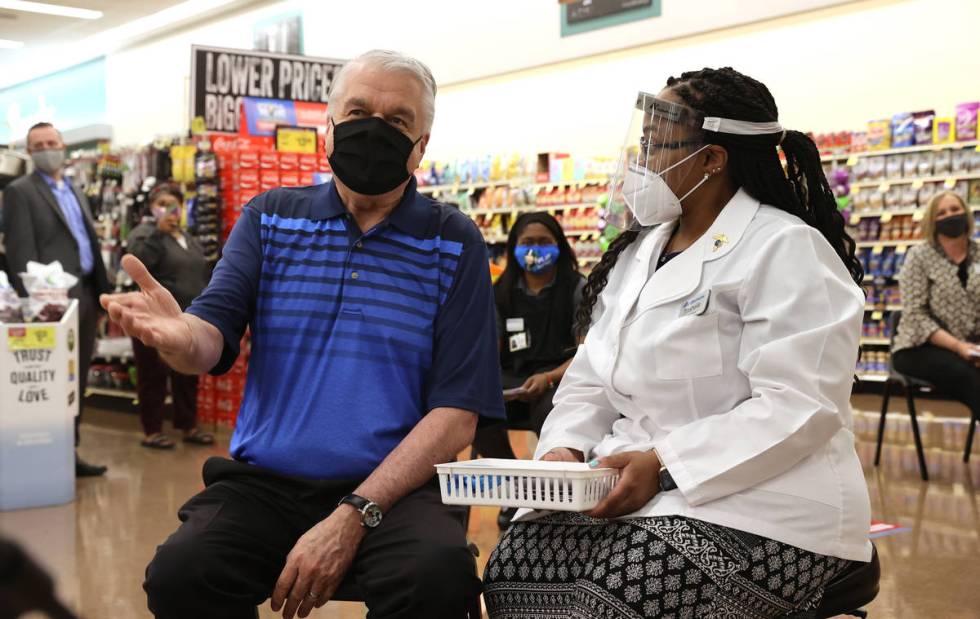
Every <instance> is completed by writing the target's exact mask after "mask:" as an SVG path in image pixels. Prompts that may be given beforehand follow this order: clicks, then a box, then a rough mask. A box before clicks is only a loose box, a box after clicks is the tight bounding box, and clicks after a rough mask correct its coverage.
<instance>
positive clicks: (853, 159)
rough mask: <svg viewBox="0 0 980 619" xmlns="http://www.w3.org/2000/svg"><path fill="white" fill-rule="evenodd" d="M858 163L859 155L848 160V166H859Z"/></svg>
mask: <svg viewBox="0 0 980 619" xmlns="http://www.w3.org/2000/svg"><path fill="white" fill-rule="evenodd" d="M857 162H858V156H857V155H851V156H850V157H848V158H847V165H848V166H854V165H857Z"/></svg>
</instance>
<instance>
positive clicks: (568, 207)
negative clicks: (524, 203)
mask: <svg viewBox="0 0 980 619" xmlns="http://www.w3.org/2000/svg"><path fill="white" fill-rule="evenodd" d="M598 206H599V205H598V204H597V203H595V202H579V203H578V204H552V205H550V206H548V205H544V204H542V205H540V206H538V205H535V206H534V209H533V210H536V211H572V210H576V209H586V208H598Z"/></svg>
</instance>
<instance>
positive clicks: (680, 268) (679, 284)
mask: <svg viewBox="0 0 980 619" xmlns="http://www.w3.org/2000/svg"><path fill="white" fill-rule="evenodd" d="M758 210H759V201H758V200H755V199H754V198H752V197H751V196H749V194H747V193H746V192H745V190H743V189H739V190H738V191H737V192H736V193H735V195H734V196H732V199H731V200H729V202H728V204H726V205H725V208H723V209H722V210H721V213H719V214H718V217H717V218H716V219H715V221H714V223H712V224H711V227H710V228H708V231H707V232H705V233H704V234H703V235H702V236H701V238H699V239H698V240H697V241H695V242H694V244H693V245H691V247H689V248H688V249H687V250H686V251H683V252H681V253H680V254H679V255H678V256H677V257H675V258H674V259H673V260H671V261H670V262H668V263H667V264H665V265H664V266H662V267H660V268H659V269H657V271H656V272H655V273H654V274H653V276H652V277H650V278H649V287H650V290H649V291H644V299H643V305H644V308H650V307H655V306H657V305H663V304H664V303H670V302H671V301H676V300H677V299H680V298H682V297H684V296H686V295H689V294H691V293H692V292H694V291H695V290H697V287H698V285H699V284H700V283H701V273H702V266H703V265H704V263H705V262H710V261H712V260H717V259H718V258H721V257H723V256H726V255H728V253H729V252H731V251H732V249H733V248H734V247H735V246H736V245H738V242H739V241H740V240H741V239H742V236H743V235H744V234H745V230H746V228H748V226H749V222H751V221H752V219H753V218H754V217H755V214H756V212H757V211H758ZM676 226H677V221H676V220H675V221H672V222H669V223H665V224H663V225H661V226H659V227H658V228H656V229H655V230H653V231H652V232H651V233H650V238H647V239H645V241H646V242H644V243H643V245H642V246H641V247H640V248H639V251H637V252H636V259H637V260H645V261H646V263H647V264H651V265H652V263H653V261H655V260H656V257H658V256H660V253H661V252H662V251H663V249H664V246H665V245H666V243H667V241H668V240H669V239H670V235H671V233H672V232H673V230H674V228H675V227H676ZM644 249H646V250H648V251H643V250H644Z"/></svg>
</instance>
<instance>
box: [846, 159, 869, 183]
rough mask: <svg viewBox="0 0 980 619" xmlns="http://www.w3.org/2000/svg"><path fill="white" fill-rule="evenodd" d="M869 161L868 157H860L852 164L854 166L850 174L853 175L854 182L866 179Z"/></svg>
mask: <svg viewBox="0 0 980 619" xmlns="http://www.w3.org/2000/svg"><path fill="white" fill-rule="evenodd" d="M870 159H871V158H870V157H860V158H858V160H857V161H856V162H855V163H854V166H853V167H852V168H851V172H852V173H853V174H854V180H856V181H863V180H867V179H868V173H869V171H870Z"/></svg>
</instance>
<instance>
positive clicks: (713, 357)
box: [653, 313, 723, 380]
mask: <svg viewBox="0 0 980 619" xmlns="http://www.w3.org/2000/svg"><path fill="white" fill-rule="evenodd" d="M653 358H654V361H655V363H656V368H657V378H659V379H661V380H684V379H690V378H707V377H710V376H720V375H721V373H722V369H723V368H722V361H721V340H720V339H719V337H718V314H717V313H711V314H702V315H700V316H684V317H683V318H678V319H677V320H674V321H673V322H671V323H670V324H669V325H667V326H666V327H665V328H664V329H663V330H662V331H661V332H660V333H658V334H657V335H656V337H655V339H654V346H653Z"/></svg>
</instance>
